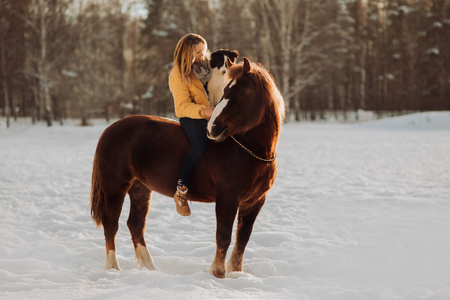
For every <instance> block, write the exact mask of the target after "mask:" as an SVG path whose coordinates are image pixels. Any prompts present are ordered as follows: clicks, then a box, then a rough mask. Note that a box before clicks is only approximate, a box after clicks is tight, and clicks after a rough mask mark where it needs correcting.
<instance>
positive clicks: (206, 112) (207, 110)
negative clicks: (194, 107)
mask: <svg viewBox="0 0 450 300" xmlns="http://www.w3.org/2000/svg"><path fill="white" fill-rule="evenodd" d="M213 111H214V107H208V108H205V110H204V111H203V113H204V114H205V116H207V117H208V118H211V115H212V113H213Z"/></svg>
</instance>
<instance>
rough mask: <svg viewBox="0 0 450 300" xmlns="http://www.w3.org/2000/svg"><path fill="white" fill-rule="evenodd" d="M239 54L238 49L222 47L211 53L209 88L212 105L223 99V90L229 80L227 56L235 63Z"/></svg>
mask: <svg viewBox="0 0 450 300" xmlns="http://www.w3.org/2000/svg"><path fill="white" fill-rule="evenodd" d="M238 56H239V53H238V52H237V51H231V50H228V49H220V50H217V51H214V52H213V53H211V60H210V66H211V78H210V79H209V81H208V85H207V89H208V93H209V103H210V105H211V107H214V106H216V105H217V104H218V103H219V101H220V100H221V99H222V96H223V90H224V89H225V87H226V85H227V84H228V82H227V76H226V75H227V72H228V69H227V58H229V59H230V60H231V61H232V62H233V63H234V62H236V58H237V57H238Z"/></svg>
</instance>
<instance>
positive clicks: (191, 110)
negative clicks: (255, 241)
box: [169, 33, 214, 216]
mask: <svg viewBox="0 0 450 300" xmlns="http://www.w3.org/2000/svg"><path fill="white" fill-rule="evenodd" d="M207 49H208V47H207V43H206V41H205V39H204V38H203V37H201V36H200V35H197V34H193V33H190V34H187V35H185V36H184V37H182V38H181V39H180V41H179V42H178V44H177V47H176V48H175V53H174V55H173V62H174V66H173V68H172V70H171V71H170V74H169V88H170V91H171V92H172V96H173V99H174V106H175V115H176V116H177V117H179V118H180V124H181V126H182V127H183V128H184V130H185V131H186V134H187V136H188V138H189V140H190V141H191V144H192V145H191V149H190V150H189V152H188V153H187V154H186V156H185V158H184V161H183V165H182V168H181V174H180V178H179V180H178V185H177V191H176V192H175V196H174V201H175V204H176V207H177V212H178V213H179V214H180V215H182V216H189V215H190V214H191V210H190V209H189V204H188V199H189V197H188V194H187V192H188V188H187V186H188V185H189V181H190V179H191V177H192V174H194V172H195V170H196V169H197V166H198V163H199V161H200V157H201V156H202V154H203V151H204V150H205V148H206V142H207V137H206V125H207V120H208V119H209V118H210V117H211V115H212V112H213V109H214V108H211V107H209V101H208V95H207V94H206V91H205V89H204V87H203V86H204V85H205V84H206V83H207V82H208V80H209V77H210V76H211V71H210V69H209V52H208V50H207Z"/></svg>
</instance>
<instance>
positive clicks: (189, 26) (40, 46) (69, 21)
mask: <svg viewBox="0 0 450 300" xmlns="http://www.w3.org/2000/svg"><path fill="white" fill-rule="evenodd" d="M137 11H138V12H137ZM189 32H194V33H198V34H200V35H202V36H203V37H205V38H206V40H207V41H208V48H209V49H210V50H211V51H214V50H217V49H220V48H228V49H233V50H238V51H239V54H240V57H239V59H238V62H240V61H241V60H242V57H248V58H249V59H250V60H251V61H252V62H259V63H261V64H263V65H264V66H266V67H267V68H268V69H270V70H271V72H272V73H273V75H274V77H275V80H276V82H277V84H278V87H279V89H280V91H281V93H282V95H283V97H284V100H285V102H286V108H287V113H288V116H289V120H296V121H300V120H303V119H312V120H314V119H320V118H323V117H324V116H325V114H330V113H332V114H336V115H337V114H339V115H342V116H344V118H345V116H346V115H347V113H349V112H357V111H358V110H361V109H363V110H367V111H373V112H375V113H377V114H380V115H381V114H385V113H387V112H388V113H392V114H398V113H403V112H407V111H408V112H409V111H429V110H448V109H450V51H449V50H450V49H449V48H450V0H397V1H386V0H140V1H132V0H20V1H17V0H0V116H3V117H6V119H7V124H8V125H9V122H10V120H13V119H16V118H18V117H31V118H32V120H33V122H35V121H39V120H45V121H46V122H47V125H48V126H51V125H52V124H53V123H54V122H59V123H61V124H62V123H63V120H64V119H65V118H79V119H80V120H81V123H82V124H83V125H86V124H88V123H89V119H91V118H99V117H101V118H106V119H109V118H117V117H119V118H120V117H124V116H126V115H129V114H151V115H160V116H172V115H173V100H172V96H171V93H170V91H169V88H168V82H167V79H168V72H169V71H170V68H171V67H172V58H173V51H174V49H175V46H176V43H177V42H178V40H179V39H180V38H181V37H182V36H184V35H185V34H187V33H189Z"/></svg>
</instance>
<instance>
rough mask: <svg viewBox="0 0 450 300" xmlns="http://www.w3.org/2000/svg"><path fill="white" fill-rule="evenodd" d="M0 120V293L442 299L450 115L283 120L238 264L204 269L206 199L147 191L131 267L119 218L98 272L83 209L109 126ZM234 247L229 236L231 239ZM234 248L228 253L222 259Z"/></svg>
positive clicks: (449, 207) (446, 271)
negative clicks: (140, 246)
mask: <svg viewBox="0 0 450 300" xmlns="http://www.w3.org/2000/svg"><path fill="white" fill-rule="evenodd" d="M12 125H13V127H12V128H10V129H6V128H4V126H3V127H2V126H0V158H1V159H0V205H1V206H0V207H1V209H0V299H149V298H157V299H174V298H179V299H190V298H196V299H242V298H245V299H333V300H334V299H404V300H410V299H442V300H444V299H450V255H449V253H450V237H449V229H450V219H449V217H448V216H449V215H450V201H449V200H450V151H449V149H450V113H448V112H441V113H422V114H413V115H407V116H402V117H397V118H392V119H385V120H380V121H375V122H368V123H362V124H338V123H333V124H329V123H319V124H317V123H288V124H286V125H284V126H283V130H282V135H281V139H280V143H279V145H278V158H277V162H278V176H277V180H276V182H275V185H274V187H273V189H272V190H271V191H270V193H269V196H268V200H267V202H266V205H265V206H264V207H263V209H262V211H261V213H260V215H259V217H258V219H257V221H256V223H255V226H254V231H253V234H252V236H251V238H250V241H249V244H248V246H247V250H246V253H245V256H244V272H242V273H239V272H237V273H228V274H227V277H228V278H226V279H222V280H221V279H217V278H215V277H213V276H212V275H210V274H209V273H208V270H209V266H210V264H211V262H212V260H213V258H214V252H215V216H214V205H213V204H200V203H192V205H191V209H192V212H193V214H192V216H191V217H189V218H183V217H181V216H178V214H177V213H176V211H175V207H174V204H173V201H172V200H171V199H169V198H167V197H164V196H161V195H158V194H155V193H154V194H153V198H152V204H151V208H150V213H149V216H148V219H147V227H146V240H147V244H148V248H149V250H150V253H151V254H152V257H153V260H154V262H155V264H156V266H157V268H158V269H159V271H147V270H139V269H138V267H137V263H136V261H135V259H134V249H133V245H132V242H131V240H130V235H129V232H128V229H127V227H126V219H127V215H128V211H129V201H128V199H126V200H125V205H124V207H123V211H122V216H121V219H120V228H119V232H118V234H117V238H116V243H117V254H118V260H119V264H120V266H121V268H122V271H121V272H117V271H105V270H104V263H105V247H104V237H103V231H102V229H97V228H95V225H94V223H93V221H92V220H91V218H90V215H89V192H90V176H91V171H92V169H91V168H92V159H93V155H94V151H95V147H96V144H97V140H98V137H99V136H100V134H101V132H102V131H103V129H104V128H105V127H106V125H105V124H101V123H100V124H98V123H97V125H95V126H92V127H84V128H83V127H78V126H74V125H70V124H69V125H65V126H63V127H60V126H54V127H51V128H47V127H45V125H43V124H38V125H35V126H31V125H28V124H26V123H19V124H14V123H13V124H12ZM232 246H233V244H232V245H231V247H232ZM230 253H231V248H230V250H229V254H230Z"/></svg>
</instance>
